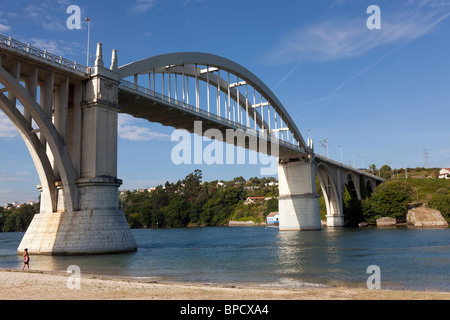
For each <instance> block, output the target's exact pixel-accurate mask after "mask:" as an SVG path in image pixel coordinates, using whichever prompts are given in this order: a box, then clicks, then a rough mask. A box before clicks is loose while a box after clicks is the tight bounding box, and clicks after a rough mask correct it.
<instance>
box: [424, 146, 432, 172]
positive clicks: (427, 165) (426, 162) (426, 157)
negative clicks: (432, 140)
mask: <svg viewBox="0 0 450 320" xmlns="http://www.w3.org/2000/svg"><path fill="white" fill-rule="evenodd" d="M428 155H429V153H428V149H427V147H425V148H423V157H424V158H425V168H427V169H428V168H429V166H430V164H429V162H428V160H429V157H428Z"/></svg>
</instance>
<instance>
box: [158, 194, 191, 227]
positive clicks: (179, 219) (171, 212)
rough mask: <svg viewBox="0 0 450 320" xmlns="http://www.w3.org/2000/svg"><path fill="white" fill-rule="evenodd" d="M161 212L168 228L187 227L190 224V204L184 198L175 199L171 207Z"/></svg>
mask: <svg viewBox="0 0 450 320" xmlns="http://www.w3.org/2000/svg"><path fill="white" fill-rule="evenodd" d="M161 210H162V212H163V213H164V215H165V220H166V223H167V225H168V226H171V227H185V226H186V225H187V224H188V223H189V210H190V208H189V203H188V202H187V201H186V200H185V199H184V198H183V197H175V198H173V199H172V200H171V201H170V203H169V205H168V206H167V207H164V208H162V209H161Z"/></svg>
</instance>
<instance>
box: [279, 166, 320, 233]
mask: <svg viewBox="0 0 450 320" xmlns="http://www.w3.org/2000/svg"><path fill="white" fill-rule="evenodd" d="M315 170H316V169H315V164H314V162H313V161H311V159H309V158H304V159H289V160H280V161H279V164H278V179H279V197H278V206H279V208H278V209H279V212H280V226H279V229H280V231H300V230H321V228H322V227H321V221H320V207H319V195H318V194H317V193H316V173H315Z"/></svg>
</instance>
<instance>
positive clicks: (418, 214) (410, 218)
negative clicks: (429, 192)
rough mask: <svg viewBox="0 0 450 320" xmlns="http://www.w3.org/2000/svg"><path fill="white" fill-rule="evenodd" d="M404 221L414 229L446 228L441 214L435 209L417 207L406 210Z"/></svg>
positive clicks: (445, 222)
mask: <svg viewBox="0 0 450 320" xmlns="http://www.w3.org/2000/svg"><path fill="white" fill-rule="evenodd" d="M406 221H407V222H408V223H409V224H412V225H414V227H416V228H446V227H448V223H447V221H445V219H444V217H443V216H442V214H441V213H440V212H439V211H438V210H435V209H431V208H425V207H418V208H414V209H411V210H408V213H407V215H406Z"/></svg>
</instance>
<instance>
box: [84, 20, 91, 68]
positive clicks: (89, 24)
mask: <svg viewBox="0 0 450 320" xmlns="http://www.w3.org/2000/svg"><path fill="white" fill-rule="evenodd" d="M84 20H85V21H87V23H88V42H87V52H86V56H87V57H86V67H89V38H90V36H91V18H85V19H84Z"/></svg>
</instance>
